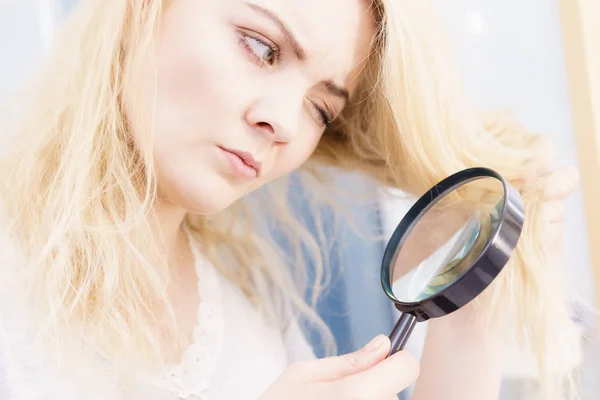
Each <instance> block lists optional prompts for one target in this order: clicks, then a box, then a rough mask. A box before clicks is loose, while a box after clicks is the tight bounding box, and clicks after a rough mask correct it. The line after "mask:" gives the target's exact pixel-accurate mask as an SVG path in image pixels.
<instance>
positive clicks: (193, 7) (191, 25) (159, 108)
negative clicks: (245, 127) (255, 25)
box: [150, 1, 243, 147]
mask: <svg viewBox="0 0 600 400" xmlns="http://www.w3.org/2000/svg"><path fill="white" fill-rule="evenodd" d="M215 3H218V2H213V1H193V2H189V1H182V2H173V4H172V5H171V6H170V7H169V9H168V11H167V12H166V13H165V15H164V16H163V24H162V30H161V32H160V36H159V38H158V46H157V52H156V62H157V74H156V96H155V99H153V100H154V101H153V104H152V103H151V104H150V105H151V106H152V107H153V109H154V110H155V115H154V126H155V127H156V134H157V136H164V137H165V138H166V139H169V138H171V139H172V140H173V139H178V140H179V141H180V145H181V146H183V147H190V146H193V145H194V144H200V143H207V142H211V141H214V140H216V139H218V138H219V136H220V135H222V134H223V132H228V131H230V130H231V129H230V128H231V127H229V126H225V125H224V124H225V122H226V121H238V120H239V118H236V114H239V109H240V107H241V106H242V105H243V104H242V103H243V99H242V93H243V92H242V91H240V88H241V86H242V85H241V84H240V83H241V82H240V80H241V79H242V78H243V76H241V75H242V74H240V65H239V64H240V57H239V54H238V52H236V51H237V50H238V49H237V47H236V46H237V43H236V38H235V34H234V32H233V31H232V29H231V28H230V27H229V26H228V25H226V24H225V23H224V21H223V17H222V16H221V15H220V14H219V9H218V8H216V7H215V6H214V4H215ZM165 144H166V143H165Z"/></svg>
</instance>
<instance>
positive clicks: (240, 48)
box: [146, 0, 373, 214]
mask: <svg viewBox="0 0 600 400" xmlns="http://www.w3.org/2000/svg"><path fill="white" fill-rule="evenodd" d="M372 35H373V26H372V19H371V15H370V13H369V11H368V9H367V7H366V5H365V1H364V0H327V1H323V0H218V1H215V0H172V1H171V2H169V6H168V7H167V8H166V10H165V11H164V14H163V20H162V24H161V31H160V34H159V38H158V46H157V50H156V51H157V53H156V57H157V75H156V77H152V78H151V79H148V81H147V84H148V85H149V86H148V88H154V85H156V86H155V88H156V94H155V95H154V96H151V97H149V98H147V99H146V101H147V104H148V105H149V106H151V109H152V110H154V113H152V112H150V113H148V115H151V116H152V120H151V121H150V120H149V121H147V122H151V125H153V127H154V130H153V134H154V146H155V148H154V157H155V162H156V169H157V173H158V183H159V192H160V196H161V200H162V201H163V202H167V203H169V204H171V205H174V206H177V207H181V208H184V209H186V210H187V211H190V212H194V213H201V214H208V213H213V212H217V211H220V210H222V209H224V208H226V207H227V206H229V205H230V204H231V203H233V202H234V201H236V200H237V199H239V198H240V197H242V196H244V195H245V194H247V193H249V192H250V191H252V190H254V189H256V188H258V187H259V186H261V185H263V184H265V183H268V182H270V181H272V180H274V179H276V178H278V177H281V176H282V175H284V174H287V173H289V172H291V171H293V170H294V169H296V168H298V167H299V166H300V165H301V164H303V163H304V162H305V161H306V160H307V159H308V157H309V156H310V155H311V153H312V152H313V150H314V149H315V147H316V146H317V143H318V142H319V139H320V138H321V135H322V134H323V131H324V129H325V127H326V125H327V124H328V123H329V121H331V120H333V119H334V118H335V117H336V116H337V115H338V114H339V113H340V112H341V110H342V109H343V108H344V106H345V104H346V102H347V100H348V96H349V95H350V94H351V93H352V90H353V89H354V88H355V86H356V84H357V78H358V73H359V70H360V67H361V61H363V60H365V59H366V57H367V56H368V52H369V45H370V42H371V38H372ZM149 75H150V74H149Z"/></svg>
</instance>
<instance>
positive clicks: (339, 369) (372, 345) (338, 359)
mask: <svg viewBox="0 0 600 400" xmlns="http://www.w3.org/2000/svg"><path fill="white" fill-rule="evenodd" d="M389 350H390V340H389V338H388V337H387V336H385V335H379V336H376V337H375V338H374V339H373V340H371V341H370V342H369V343H368V344H366V345H365V346H364V347H363V348H361V349H360V350H357V351H355V352H353V353H348V354H343V355H341V356H335V357H327V358H322V359H319V360H315V361H312V362H310V364H311V365H310V366H308V367H309V369H310V371H307V373H308V374H309V375H310V378H309V379H311V380H313V381H314V380H316V381H320V382H325V381H333V380H337V379H341V378H344V377H346V376H349V375H352V374H356V373H358V372H362V371H365V370H367V369H369V368H371V367H372V366H374V365H376V364H377V363H379V362H380V361H382V360H383V359H385V357H386V356H387V354H388V352H389Z"/></svg>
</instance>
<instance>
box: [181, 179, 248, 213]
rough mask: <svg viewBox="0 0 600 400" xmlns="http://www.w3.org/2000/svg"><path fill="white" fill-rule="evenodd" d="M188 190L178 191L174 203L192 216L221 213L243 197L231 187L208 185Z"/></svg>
mask: <svg viewBox="0 0 600 400" xmlns="http://www.w3.org/2000/svg"><path fill="white" fill-rule="evenodd" d="M186 189H187V190H186ZM186 189H183V190H179V191H177V194H176V195H175V196H173V197H174V198H173V197H172V202H173V203H175V204H177V205H178V206H179V207H181V208H183V209H184V210H186V211H187V212H188V213H191V214H199V215H210V214H216V213H219V212H221V211H223V210H225V209H227V208H228V207H229V206H231V205H232V204H233V203H235V202H236V201H237V200H238V199H239V198H240V197H241V196H240V194H238V193H237V192H236V191H235V190H234V188H232V187H231V186H230V185H222V184H221V185H206V186H202V187H196V188H193V189H192V190H190V188H189V187H188V188H186ZM170 197H171V196H170Z"/></svg>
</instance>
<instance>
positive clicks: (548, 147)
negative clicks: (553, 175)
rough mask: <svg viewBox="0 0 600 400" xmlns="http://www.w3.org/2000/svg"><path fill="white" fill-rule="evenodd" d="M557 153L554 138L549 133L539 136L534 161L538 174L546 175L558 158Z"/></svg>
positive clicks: (535, 146) (534, 150) (534, 151)
mask: <svg viewBox="0 0 600 400" xmlns="http://www.w3.org/2000/svg"><path fill="white" fill-rule="evenodd" d="M556 154H557V152H556V145H555V142H554V140H553V139H552V138H551V137H550V136H548V135H541V136H538V138H537V140H536V142H535V145H534V149H533V162H534V163H535V165H536V172H537V174H538V175H540V176H545V175H547V174H548V171H549V170H550V169H551V168H552V164H553V163H554V161H555V160H556Z"/></svg>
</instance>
